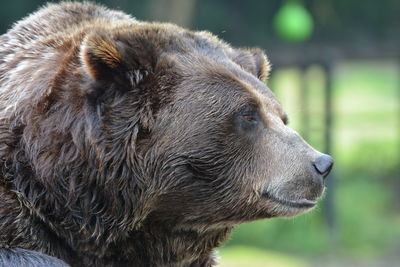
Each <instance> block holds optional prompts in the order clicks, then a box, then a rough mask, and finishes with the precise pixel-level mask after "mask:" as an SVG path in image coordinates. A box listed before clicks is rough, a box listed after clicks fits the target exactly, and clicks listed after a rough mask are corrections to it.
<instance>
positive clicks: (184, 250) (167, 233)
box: [107, 227, 231, 267]
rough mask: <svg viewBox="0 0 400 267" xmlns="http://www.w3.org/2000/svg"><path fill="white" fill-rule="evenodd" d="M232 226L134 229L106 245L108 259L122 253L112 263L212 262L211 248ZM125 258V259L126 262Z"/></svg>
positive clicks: (206, 264)
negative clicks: (210, 228)
mask: <svg viewBox="0 0 400 267" xmlns="http://www.w3.org/2000/svg"><path fill="white" fill-rule="evenodd" d="M230 231H231V228H230V227H229V228H222V229H212V230H188V229H175V230H173V231H171V230H168V229H166V228H165V227H158V228H151V229H145V230H140V231H133V232H131V233H130V236H129V238H128V239H127V240H125V241H124V242H122V243H120V244H116V245H113V246H112V247H110V248H109V251H108V253H107V254H109V255H110V261H111V262H112V261H114V264H115V259H116V257H115V256H117V257H121V255H125V256H126V258H125V259H124V260H122V261H121V262H120V263H118V264H115V265H114V266H182V267H183V266H213V265H214V264H215V262H214V256H213V251H212V250H213V249H214V248H215V247H218V246H219V245H220V244H221V242H222V241H223V240H225V239H226V237H227V235H228V234H229V233H230ZM125 261H126V263H125Z"/></svg>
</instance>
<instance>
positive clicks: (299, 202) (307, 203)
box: [264, 192, 317, 208]
mask: <svg viewBox="0 0 400 267" xmlns="http://www.w3.org/2000/svg"><path fill="white" fill-rule="evenodd" d="M264 196H265V197H267V198H268V199H269V200H272V201H273V202H277V203H279V204H282V205H285V206H289V207H294V208H312V207H314V206H315V205H317V201H316V200H311V199H306V198H302V199H296V200H294V199H284V198H280V197H277V196H274V195H272V194H270V193H268V192H267V193H265V194H264Z"/></svg>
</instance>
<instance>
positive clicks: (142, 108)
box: [0, 3, 333, 267]
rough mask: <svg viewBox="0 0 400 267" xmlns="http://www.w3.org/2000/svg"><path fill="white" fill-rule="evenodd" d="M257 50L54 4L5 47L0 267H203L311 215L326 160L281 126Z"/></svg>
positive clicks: (0, 78)
mask: <svg viewBox="0 0 400 267" xmlns="http://www.w3.org/2000/svg"><path fill="white" fill-rule="evenodd" d="M268 72H269V63H268V61H267V59H266V57H265V55H264V53H263V52H262V51H261V50H260V49H234V48H232V47H230V46H229V45H228V44H226V43H224V42H222V41H220V40H219V39H218V38H216V37H215V36H213V35H212V34H210V33H208V32H192V31H188V30H186V29H182V28H180V27H178V26H175V25H172V24H162V23H147V22H141V21H136V20H135V19H133V18H131V17H130V16H128V15H126V14H124V13H122V12H118V11H111V10H108V9H106V8H104V7H101V6H98V5H94V4H90V3H83V4H82V3H61V4H49V5H47V6H46V7H44V8H42V9H40V10H39V11H37V12H35V13H33V14H32V15H30V16H28V17H27V18H25V19H23V20H22V21H20V22H18V23H17V24H15V25H14V27H13V28H12V29H10V30H9V31H8V32H7V33H6V34H4V35H2V36H1V37H0V161H1V164H0V171H1V176H0V265H1V266H53V267H54V266H95V267H96V266H97V267H100V266H110V267H111V266H212V265H214V264H215V262H214V256H213V249H214V248H216V247H218V246H219V245H220V244H221V242H222V241H223V240H225V239H226V237H227V235H228V234H229V232H230V231H231V230H232V228H233V227H234V226H236V225H238V224H240V223H244V222H249V221H253V220H257V219H263V218H272V217H278V216H294V215H297V214H300V213H302V212H305V211H308V210H310V209H311V208H312V207H314V206H315V205H316V200H317V198H319V197H320V196H321V194H322V192H323V189H324V186H323V180H324V178H325V177H326V175H327V174H328V173H329V171H330V169H331V167H332V162H333V161H332V158H331V157H329V156H327V155H324V154H322V153H319V152H317V151H316V150H314V149H313V148H311V147H310V146H309V145H308V144H306V143H305V141H304V140H302V139H301V137H299V135H298V134H297V133H296V132H294V131H293V130H291V129H290V128H289V127H287V126H286V124H287V116H286V115H285V113H284V111H283V109H282V107H281V105H280V103H279V102H278V100H277V99H276V98H275V97H274V95H273V93H272V92H271V91H270V90H269V89H268V88H267V87H266V85H265V79H266V77H267V76H268Z"/></svg>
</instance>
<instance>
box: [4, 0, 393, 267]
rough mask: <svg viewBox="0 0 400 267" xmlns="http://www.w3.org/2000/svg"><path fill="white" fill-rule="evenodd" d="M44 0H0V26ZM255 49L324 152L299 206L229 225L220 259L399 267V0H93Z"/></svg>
mask: <svg viewBox="0 0 400 267" xmlns="http://www.w3.org/2000/svg"><path fill="white" fill-rule="evenodd" d="M44 2H45V1H41V0H29V1H28V0H26V1H23V0H12V1H9V0H3V1H1V2H0V33H4V32H5V31H6V30H7V29H8V28H10V27H11V26H12V23H13V22H15V21H17V20H19V19H21V18H22V17H24V16H26V15H27V14H28V13H30V12H32V11H34V10H35V9H37V8H38V7H39V6H41V5H43V3H44ZM96 2H100V3H103V4H105V5H107V6H108V7H110V8H118V9H122V10H124V11H126V12H128V13H130V14H132V15H133V16H135V17H136V18H138V19H140V20H158V21H170V22H174V23H177V24H179V25H182V26H185V27H189V28H191V29H195V30H209V31H211V32H213V33H214V34H216V35H218V36H219V37H220V38H222V39H224V40H226V41H228V42H230V43H231V44H232V45H234V46H259V47H261V48H263V49H265V50H266V52H267V54H268V56H269V58H270V60H271V62H272V65H273V72H272V74H271V76H270V79H269V81H268V82H267V84H268V86H269V87H270V88H271V89H272V90H273V91H274V92H275V93H276V94H277V96H278V97H279V99H280V100H281V102H282V103H283V105H284V107H285V108H286V110H287V112H288V114H289V116H290V125H291V126H292V127H293V128H295V129H296V130H298V131H299V132H301V133H302V135H303V136H304V138H305V139H306V140H307V141H308V142H309V143H310V144H312V145H313V146H314V147H316V148H317V149H320V150H322V151H325V152H328V153H331V154H332V155H333V156H334V158H335V161H336V163H335V168H334V172H333V173H332V174H331V175H330V177H329V178H328V190H327V194H326V197H325V199H324V200H323V201H321V203H319V207H318V208H317V209H315V210H314V211H312V212H311V213H308V214H305V215H302V216H299V217H296V218H292V219H271V220H262V221H257V222H254V223H249V224H244V225H241V226H239V227H238V228H237V229H236V230H235V232H234V234H233V235H232V237H231V238H230V240H229V241H228V242H226V244H225V245H224V247H223V248H221V249H220V253H219V254H220V256H221V259H220V262H221V266H224V267H227V266H230V267H239V266H240V267H244V266H251V267H258V266H322V265H323V266H399V265H400V1H399V0H382V1H376V0H309V1H305V0H304V1H300V0H298V1H296V0H289V1H283V0H268V1H263V0H248V1H239V0H230V1H228V0H220V1H214V0H197V1H196V0H149V1H134V0H108V1H106V0H104V1H96Z"/></svg>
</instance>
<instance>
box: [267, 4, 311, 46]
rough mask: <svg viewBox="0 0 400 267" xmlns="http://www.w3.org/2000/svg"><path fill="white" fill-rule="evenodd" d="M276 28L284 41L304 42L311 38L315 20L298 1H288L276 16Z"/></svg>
mask: <svg viewBox="0 0 400 267" xmlns="http://www.w3.org/2000/svg"><path fill="white" fill-rule="evenodd" d="M274 26H275V30H276V32H277V33H278V34H279V36H281V37H282V38H283V39H285V40H287V41H290V42H302V41H305V40H307V39H308V38H310V36H311V34H312V31H313V20H312V17H311V15H310V14H309V13H308V11H307V10H306V9H305V8H304V7H303V6H302V5H301V4H300V3H299V2H298V1H288V2H286V3H285V4H284V5H283V6H282V7H281V9H280V10H279V11H278V13H277V14H276V16H275V18H274Z"/></svg>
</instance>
